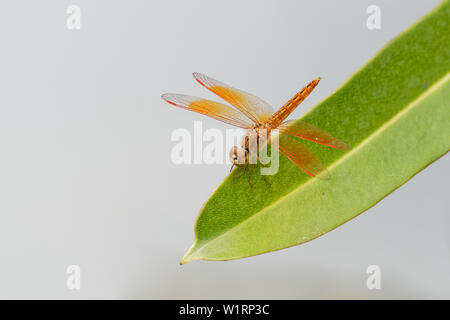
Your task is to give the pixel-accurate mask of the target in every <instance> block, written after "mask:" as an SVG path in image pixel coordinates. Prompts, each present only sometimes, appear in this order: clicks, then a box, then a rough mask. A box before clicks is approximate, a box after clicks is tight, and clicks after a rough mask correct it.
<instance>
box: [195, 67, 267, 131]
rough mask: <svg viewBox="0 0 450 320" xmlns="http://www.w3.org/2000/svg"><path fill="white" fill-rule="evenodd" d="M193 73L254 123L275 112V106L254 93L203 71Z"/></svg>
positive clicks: (203, 84)
mask: <svg viewBox="0 0 450 320" xmlns="http://www.w3.org/2000/svg"><path fill="white" fill-rule="evenodd" d="M192 75H193V76H194V78H195V80H197V81H198V82H199V83H200V84H201V85H202V86H204V87H206V88H207V89H209V90H210V91H212V92H214V93H215V94H216V95H218V96H219V97H221V98H222V99H224V100H225V101H227V102H229V103H230V104H232V105H233V106H234V107H235V108H236V109H238V110H240V111H241V112H242V113H243V114H245V115H246V116H247V117H248V118H249V119H251V120H252V121H253V122H254V123H257V124H260V123H264V122H266V121H267V120H269V119H270V117H271V116H272V114H273V113H274V111H273V108H272V107H271V106H270V105H269V104H268V103H267V102H265V101H263V100H261V99H260V98H258V97H257V96H255V95H253V94H250V93H247V92H244V91H242V90H239V89H235V88H232V87H230V86H229V85H227V84H225V83H222V82H220V81H217V80H215V79H212V78H210V77H208V76H205V75H203V74H201V73H197V72H195V73H193V74H192Z"/></svg>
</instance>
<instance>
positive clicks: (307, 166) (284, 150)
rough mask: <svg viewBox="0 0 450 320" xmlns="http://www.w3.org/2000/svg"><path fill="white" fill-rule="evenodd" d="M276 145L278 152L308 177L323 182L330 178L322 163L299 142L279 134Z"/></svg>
mask: <svg viewBox="0 0 450 320" xmlns="http://www.w3.org/2000/svg"><path fill="white" fill-rule="evenodd" d="M278 144H279V145H278V150H279V152H280V153H281V154H283V155H284V156H286V157H287V158H288V159H289V160H291V161H292V163H294V164H295V165H296V166H297V167H299V168H300V169H302V170H303V171H304V172H305V173H307V174H308V175H310V176H312V177H316V178H319V179H324V180H326V179H329V178H330V175H329V173H328V171H327V170H326V169H325V167H324V165H323V164H322V162H320V160H319V159H318V158H317V157H316V156H315V155H314V154H313V153H312V152H311V151H309V150H308V149H307V148H306V147H305V146H303V145H302V143H301V142H300V141H299V140H296V139H293V138H290V137H289V136H286V135H284V134H280V136H279V141H278Z"/></svg>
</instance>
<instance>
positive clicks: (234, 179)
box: [233, 164, 248, 181]
mask: <svg viewBox="0 0 450 320" xmlns="http://www.w3.org/2000/svg"><path fill="white" fill-rule="evenodd" d="M247 165H248V164H246V165H245V166H244V168H243V169H241V172H239V173H237V174H235V175H234V176H233V181H236V179H237V178H239V177H240V176H242V175H243V174H244V173H245V170H246V169H247Z"/></svg>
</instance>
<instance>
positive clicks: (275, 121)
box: [268, 77, 321, 128]
mask: <svg viewBox="0 0 450 320" xmlns="http://www.w3.org/2000/svg"><path fill="white" fill-rule="evenodd" d="M320 79H321V78H320V77H319V78H317V79H314V80H313V81H311V82H310V83H308V84H307V85H306V87H304V88H303V89H302V90H300V91H299V92H298V93H297V94H296V95H295V96H293V97H292V98H291V99H290V100H289V101H288V102H286V103H285V104H284V106H282V107H281V108H280V109H279V110H278V111H277V112H275V113H274V114H273V115H272V117H270V119H269V121H268V123H269V124H270V126H271V127H272V128H276V127H278V126H279V125H280V124H281V123H282V122H283V120H284V119H286V118H287V117H288V116H289V115H290V114H291V113H292V111H294V110H295V108H297V107H298V105H299V104H300V103H302V102H303V100H305V98H306V97H307V96H309V94H310V93H311V92H312V91H313V90H314V88H315V87H316V86H317V85H318V84H319V81H320Z"/></svg>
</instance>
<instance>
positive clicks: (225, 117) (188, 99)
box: [161, 93, 253, 129]
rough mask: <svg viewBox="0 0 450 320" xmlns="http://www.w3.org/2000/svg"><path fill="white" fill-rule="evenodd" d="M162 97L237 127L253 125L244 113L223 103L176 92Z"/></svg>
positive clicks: (179, 105) (175, 104)
mask: <svg viewBox="0 0 450 320" xmlns="http://www.w3.org/2000/svg"><path fill="white" fill-rule="evenodd" d="M161 98H162V99H163V100H165V101H167V102H168V103H170V104H172V105H174V106H177V107H180V108H183V109H186V110H189V111H194V112H197V113H201V114H204V115H207V116H209V117H211V118H214V119H217V120H220V121H222V122H225V123H228V124H231V125H233V126H236V127H240V128H244V129H248V128H251V127H252V125H253V124H252V123H251V122H250V121H249V119H247V118H246V117H245V116H244V115H243V114H242V113H240V112H239V111H237V110H235V109H233V108H231V107H229V106H227V105H225V104H223V103H219V102H215V101H211V100H206V99H202V98H197V97H193V96H188V95H184V94H174V93H166V94H163V95H162V96H161Z"/></svg>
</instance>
